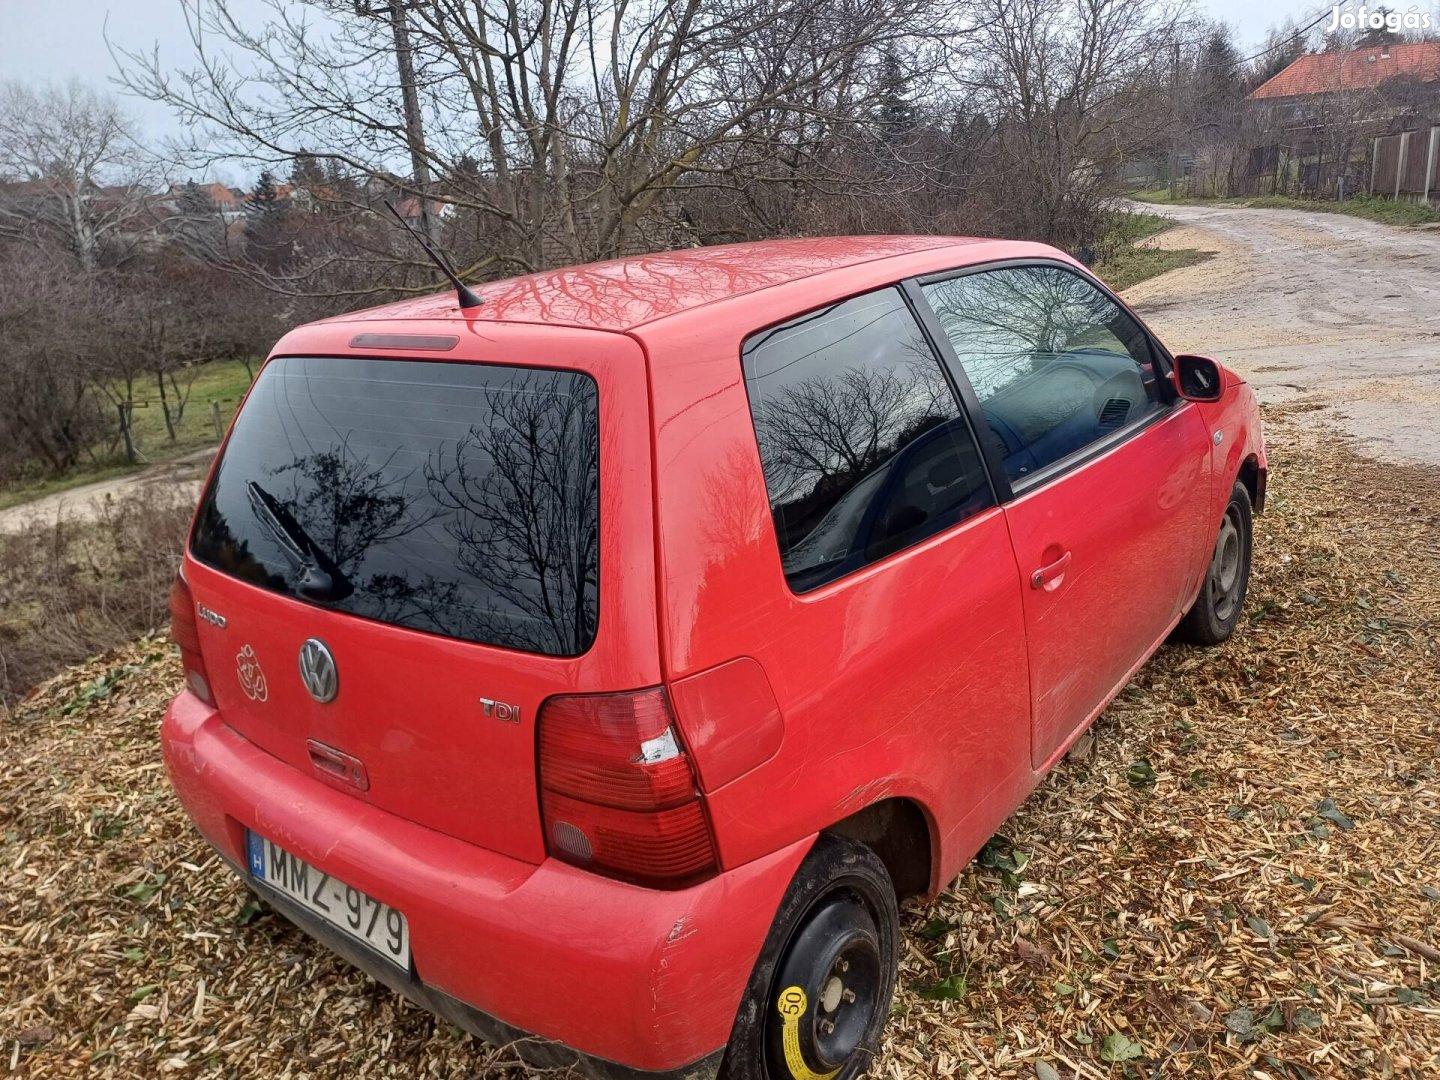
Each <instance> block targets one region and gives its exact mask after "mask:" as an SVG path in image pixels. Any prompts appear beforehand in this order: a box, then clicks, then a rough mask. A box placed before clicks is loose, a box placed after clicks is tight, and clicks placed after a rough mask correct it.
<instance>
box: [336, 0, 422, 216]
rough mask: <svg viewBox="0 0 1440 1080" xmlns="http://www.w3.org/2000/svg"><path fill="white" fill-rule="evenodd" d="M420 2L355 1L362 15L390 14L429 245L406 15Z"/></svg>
mask: <svg viewBox="0 0 1440 1080" xmlns="http://www.w3.org/2000/svg"><path fill="white" fill-rule="evenodd" d="M417 2H418V0H379V2H378V3H376V4H371V3H370V2H369V0H355V12H356V14H358V15H367V16H370V17H375V16H377V15H382V14H385V13H388V15H389V18H390V30H391V33H393V34H394V36H395V64H396V66H397V67H398V68H399V72H400V98H401V101H402V103H403V105H404V109H405V144H406V145H407V146H408V147H409V148H410V169H411V179H412V180H414V182H415V188H416V190H417V192H418V193H419V198H418V199H417V202H419V204H420V235H422V236H423V237H425V239H426V240H427V241H430V242H433V241H434V239H435V236H434V229H433V228H432V225H431V221H430V196H429V192H430V163H429V161H428V160H427V159H426V153H425V125H424V121H423V120H422V118H421V116H420V93H419V91H418V90H417V89H416V86H415V61H414V58H413V57H412V55H411V48H410V25H409V23H408V22H407V21H406V15H405V12H406V11H407V10H408V9H409V8H411V7H414V6H415V5H416V3H417Z"/></svg>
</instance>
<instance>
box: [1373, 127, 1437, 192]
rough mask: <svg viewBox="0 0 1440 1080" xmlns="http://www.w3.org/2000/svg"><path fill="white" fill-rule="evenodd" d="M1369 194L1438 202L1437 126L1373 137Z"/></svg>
mask: <svg viewBox="0 0 1440 1080" xmlns="http://www.w3.org/2000/svg"><path fill="white" fill-rule="evenodd" d="M1370 194H1371V195H1389V196H1391V197H1393V198H1396V199H1401V198H1404V199H1407V200H1412V201H1415V202H1423V203H1428V202H1432V201H1434V202H1440V125H1436V126H1435V127H1432V128H1431V129H1430V130H1429V131H1405V132H1402V133H1400V134H1399V135H1380V136H1377V137H1376V139H1375V149H1374V153H1373V154H1371V160H1370Z"/></svg>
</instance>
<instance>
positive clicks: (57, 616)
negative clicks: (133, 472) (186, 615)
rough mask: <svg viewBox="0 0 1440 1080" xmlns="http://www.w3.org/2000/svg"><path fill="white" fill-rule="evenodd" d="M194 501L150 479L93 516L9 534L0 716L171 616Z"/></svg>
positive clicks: (1, 596)
mask: <svg viewBox="0 0 1440 1080" xmlns="http://www.w3.org/2000/svg"><path fill="white" fill-rule="evenodd" d="M194 506H195V500H194V497H193V496H192V495H190V493H189V492H188V491H178V490H176V489H173V488H171V487H167V486H164V485H143V486H140V487H138V488H137V489H136V490H135V491H134V492H133V493H132V494H130V495H129V496H127V497H125V498H123V499H118V500H107V501H106V502H105V503H103V504H102V505H100V506H99V507H98V510H97V514H96V517H95V519H94V520H81V519H78V518H69V517H56V518H55V519H52V520H47V521H36V522H34V523H31V524H28V525H26V526H25V527H24V528H22V529H21V530H20V531H18V532H0V716H3V714H4V710H5V709H6V707H7V705H8V704H9V703H13V702H14V701H15V700H16V699H17V698H19V697H20V696H21V695H22V694H24V692H25V691H26V690H28V689H29V688H30V687H32V686H34V685H35V684H36V683H38V682H40V681H41V680H42V679H45V678H48V677H49V676H51V675H53V674H55V672H57V671H59V670H60V669H62V668H64V667H66V666H68V665H70V664H75V663H78V662H80V661H81V660H84V659H86V658H87V657H90V656H93V655H94V654H95V653H97V652H100V651H101V650H103V649H109V648H113V647H114V646H116V645H118V644H120V643H121V642H126V641H132V640H134V639H135V637H136V636H137V635H139V634H142V633H145V632H146V631H147V630H150V629H152V628H154V627H156V626H161V625H163V624H164V623H165V622H167V621H168V619H169V613H168V596H169V588H170V581H171V579H172V578H173V577H174V576H175V568H176V567H177V566H178V565H179V563H180V552H181V549H182V547H183V545H184V538H185V530H186V528H187V527H188V525H189V523H190V515H191V513H192V512H193V510H194Z"/></svg>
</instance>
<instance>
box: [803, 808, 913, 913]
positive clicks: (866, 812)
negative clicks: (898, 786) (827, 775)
mask: <svg viewBox="0 0 1440 1080" xmlns="http://www.w3.org/2000/svg"><path fill="white" fill-rule="evenodd" d="M823 831H824V832H826V833H830V834H832V835H834V836H844V837H846V838H848V839H850V840H854V841H856V842H857V843H861V844H864V845H865V846H866V847H868V848H869V849H870V850H871V851H873V852H875V854H876V855H878V856H879V857H880V861H881V862H883V863H884V864H885V869H886V870H888V871H889V873H890V880H891V881H892V882H894V885H895V895H896V898H897V899H899V900H904V899H907V898H908V897H911V896H927V895H929V894H930V893H931V892H932V891H933V887H932V886H933V882H934V880H935V876H936V874H935V852H936V845H935V843H934V828H933V826H932V822H931V819H930V815H929V814H928V813H927V812H926V810H925V808H924V807H923V806H922V805H921V804H920V803H918V802H916V801H915V800H914V799H909V798H903V797H897V798H889V799H881V800H879V801H878V802H873V803H871V804H870V805H869V806H867V807H865V808H864V809H863V810H858V811H856V812H855V813H853V814H851V815H850V816H849V817H847V818H842V819H841V820H840V821H837V822H836V823H835V824H833V825H831V826H829V827H828V828H826V829H824V830H823Z"/></svg>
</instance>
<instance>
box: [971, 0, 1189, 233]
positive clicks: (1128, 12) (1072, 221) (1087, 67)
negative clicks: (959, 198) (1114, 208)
mask: <svg viewBox="0 0 1440 1080" xmlns="http://www.w3.org/2000/svg"><path fill="white" fill-rule="evenodd" d="M983 10H984V11H985V13H986V16H987V17H986V18H985V21H984V22H983V23H982V24H981V27H980V30H979V32H978V33H977V34H976V35H975V38H974V41H973V43H972V49H971V50H967V51H966V52H965V53H963V54H962V59H963V61H964V62H965V67H964V68H963V69H962V70H961V71H960V72H959V73H958V76H959V79H960V81H961V83H962V84H963V85H966V86H968V88H969V90H970V94H971V96H972V97H973V99H974V100H975V101H977V102H978V103H979V104H980V106H981V108H982V109H983V110H984V111H985V112H986V113H987V114H988V115H989V116H991V117H992V118H993V119H994V122H995V125H996V128H995V133H994V135H993V137H992V138H991V140H990V141H989V144H988V154H989V163H988V168H989V170H990V173H991V177H992V180H991V182H990V183H989V184H987V190H986V192H985V196H986V198H987V199H989V200H992V201H994V202H995V203H996V204H997V205H998V206H999V207H1000V209H1001V214H1000V216H1001V217H1002V218H1003V220H1004V221H1005V222H1006V225H1007V229H1008V230H1009V231H1012V232H1014V233H1016V234H1018V235H1023V236H1027V237H1031V238H1034V239H1041V240H1047V241H1049V242H1051V243H1056V244H1060V245H1067V246H1068V245H1073V244H1076V243H1079V242H1083V241H1086V240H1089V239H1090V238H1092V237H1093V236H1094V235H1095V233H1096V232H1097V231H1098V222H1097V217H1098V214H1099V212H1100V209H1101V206H1102V204H1103V202H1104V198H1105V196H1107V195H1108V194H1109V193H1110V192H1111V191H1112V190H1113V189H1114V186H1115V177H1116V173H1117V171H1118V168H1119V166H1120V165H1121V164H1123V163H1124V162H1125V161H1126V160H1127V159H1129V158H1130V157H1132V156H1134V155H1136V154H1138V153H1139V152H1141V151H1142V150H1143V149H1144V148H1146V147H1147V146H1148V144H1150V143H1152V142H1153V141H1154V140H1155V138H1156V137H1157V136H1158V135H1159V134H1160V133H1162V132H1166V131H1168V130H1169V128H1170V126H1171V125H1173V124H1174V123H1175V119H1176V118H1175V115H1174V100H1175V99H1174V93H1173V79H1174V75H1175V52H1174V48H1175V47H1178V46H1179V45H1180V44H1181V43H1182V42H1183V41H1185V40H1186V39H1188V38H1190V37H1192V36H1193V27H1192V25H1191V23H1190V12H1189V8H1188V6H1187V3H1186V0H1175V2H1170V0H1161V2H1159V3H1156V2H1152V0H984V8H983Z"/></svg>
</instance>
